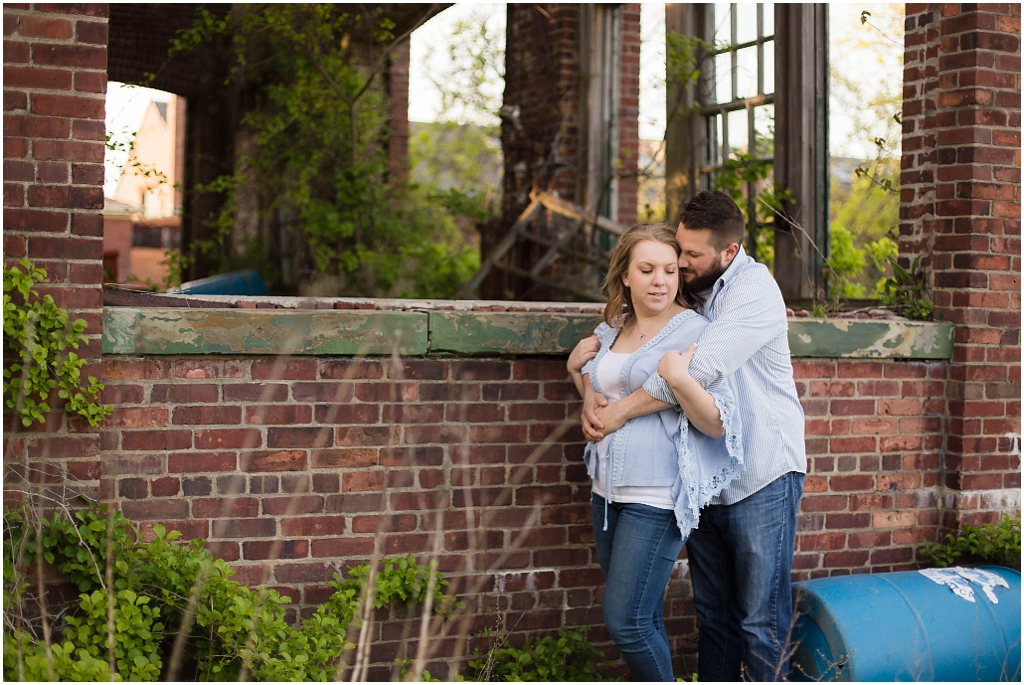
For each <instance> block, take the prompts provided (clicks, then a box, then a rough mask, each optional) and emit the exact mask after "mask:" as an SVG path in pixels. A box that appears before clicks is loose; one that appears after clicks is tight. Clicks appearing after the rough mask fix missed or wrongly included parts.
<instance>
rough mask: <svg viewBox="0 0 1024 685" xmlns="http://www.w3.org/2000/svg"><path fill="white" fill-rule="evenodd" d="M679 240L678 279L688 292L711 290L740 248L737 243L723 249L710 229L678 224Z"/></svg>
mask: <svg viewBox="0 0 1024 685" xmlns="http://www.w3.org/2000/svg"><path fill="white" fill-rule="evenodd" d="M676 241H677V242H678V243H679V250H680V252H679V278H680V281H681V282H682V289H683V292H685V293H699V292H703V291H705V290H707V289H709V288H710V287H711V286H713V285H714V284H715V281H717V280H718V277H719V276H721V275H722V274H723V273H725V270H726V269H727V268H729V264H731V263H732V258H733V257H734V256H735V255H736V249H738V248H737V247H736V245H735V243H733V244H731V245H729V246H728V247H727V248H726V249H724V250H722V251H721V252H719V251H717V250H715V247H714V245H713V244H712V242H711V231H709V230H707V229H689V228H686V227H685V226H683V224H682V223H680V224H679V228H678V229H677V230H676Z"/></svg>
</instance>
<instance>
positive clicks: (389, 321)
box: [103, 307, 429, 356]
mask: <svg viewBox="0 0 1024 685" xmlns="http://www.w3.org/2000/svg"><path fill="white" fill-rule="evenodd" d="M428 323H429V321H428V315H427V313H426V312H392V311H358V310H356V311H353V310H322V311H317V310H285V309H143V308H130V307H105V308H104V309H103V353H104V354H270V355H272V354H294V355H304V354H310V355H340V356H361V355H389V354H392V353H393V352H394V351H395V347H396V345H397V348H398V353H399V354H402V355H407V356H422V355H425V354H426V353H427V331H428Z"/></svg>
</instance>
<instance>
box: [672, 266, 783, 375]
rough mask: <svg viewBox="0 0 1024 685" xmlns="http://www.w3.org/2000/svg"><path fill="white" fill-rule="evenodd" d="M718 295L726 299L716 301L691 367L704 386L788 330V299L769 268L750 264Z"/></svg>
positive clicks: (731, 371)
mask: <svg viewBox="0 0 1024 685" xmlns="http://www.w3.org/2000/svg"><path fill="white" fill-rule="evenodd" d="M719 297H721V298H724V299H723V300H722V301H721V302H719V303H717V307H716V309H717V314H716V316H715V320H714V321H712V322H711V323H709V324H708V326H707V328H705V329H704V331H703V332H702V333H701V335H700V339H699V340H698V348H697V352H696V353H695V354H694V355H693V360H692V361H691V362H690V367H689V371H690V375H691V376H692V377H693V379H694V380H696V381H697V382H698V383H700V385H701V386H702V387H705V388H706V387H708V386H709V385H712V384H714V383H717V382H719V381H721V380H722V379H724V378H725V377H727V376H730V375H732V374H733V373H734V372H735V371H736V370H737V369H739V368H740V367H741V366H743V365H744V364H746V363H747V361H749V360H750V358H751V357H753V356H754V355H755V354H757V352H758V351H759V350H760V349H761V348H763V347H764V346H765V345H767V344H768V343H769V342H771V340H772V339H774V338H775V337H776V336H778V335H779V333H780V332H784V331H785V330H786V303H785V301H784V300H783V299H782V293H781V292H780V291H779V286H778V285H776V283H775V280H774V279H773V278H772V277H771V274H770V273H768V271H767V270H766V269H760V268H756V267H754V268H751V269H750V270H749V271H748V272H745V273H743V274H742V275H740V276H738V277H737V278H736V279H735V280H733V282H732V283H731V284H730V285H729V287H728V288H727V289H726V290H724V291H723V292H722V293H720V294H719ZM666 385H667V384H666ZM655 394H657V393H655Z"/></svg>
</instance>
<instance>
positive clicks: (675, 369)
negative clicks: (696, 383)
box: [658, 343, 697, 386]
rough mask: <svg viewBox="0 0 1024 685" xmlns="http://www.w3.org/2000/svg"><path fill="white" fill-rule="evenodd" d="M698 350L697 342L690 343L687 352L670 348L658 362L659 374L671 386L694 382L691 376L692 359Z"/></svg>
mask: <svg viewBox="0 0 1024 685" xmlns="http://www.w3.org/2000/svg"><path fill="white" fill-rule="evenodd" d="M696 350H697V343H694V344H692V345H690V347H689V349H687V350H686V352H680V351H679V350H669V351H668V352H666V353H665V356H664V357H662V358H661V361H660V362H658V375H659V376H661V377H662V378H664V379H665V382H666V383H668V384H669V385H670V386H676V385H680V386H681V385H684V384H686V383H687V382H692V381H693V379H692V378H691V377H690V360H691V359H693V353H694V352H695V351H696Z"/></svg>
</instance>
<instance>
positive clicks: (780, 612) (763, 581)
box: [686, 472, 804, 682]
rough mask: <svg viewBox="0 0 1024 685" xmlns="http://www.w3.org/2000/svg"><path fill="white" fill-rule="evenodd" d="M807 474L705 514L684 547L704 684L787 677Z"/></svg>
mask: <svg viewBox="0 0 1024 685" xmlns="http://www.w3.org/2000/svg"><path fill="white" fill-rule="evenodd" d="M803 491H804V477H803V474H799V473H795V472H793V473H787V474H786V475H785V476H782V477H781V478H779V479H778V480H776V481H774V482H772V483H769V484H768V485H766V486H765V487H764V488H762V489H760V490H758V491H757V492H755V493H754V494H753V495H750V496H749V497H747V498H746V499H743V500H740V501H739V502H737V503H735V504H729V505H724V504H719V505H712V506H709V507H707V508H705V509H704V510H703V511H702V512H701V516H700V525H699V526H698V527H697V530H695V531H693V533H692V534H691V535H690V539H689V540H688V541H687V543H686V552H687V557H688V559H689V563H690V577H691V579H692V581H693V605H694V608H695V609H696V611H697V618H698V619H700V623H701V627H700V638H699V641H698V646H697V675H698V679H699V680H700V681H701V682H712V681H736V680H740V674H741V671H740V664H742V666H743V672H742V673H743V677H744V678H745V679H746V680H758V681H771V680H781V679H782V678H785V677H787V676H788V675H789V651H790V650H789V633H790V629H791V627H792V626H791V625H790V624H791V622H792V618H793V601H792V590H791V587H790V570H791V569H792V567H793V542H794V538H795V536H796V510H797V506H798V505H799V503H800V496H801V495H802V494H803Z"/></svg>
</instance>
